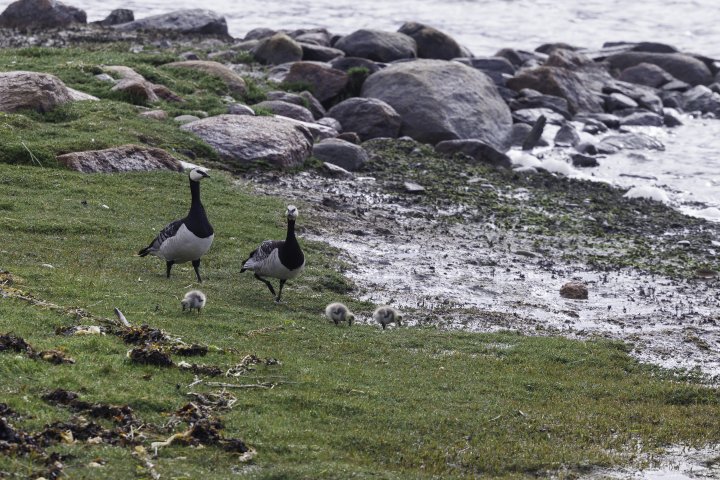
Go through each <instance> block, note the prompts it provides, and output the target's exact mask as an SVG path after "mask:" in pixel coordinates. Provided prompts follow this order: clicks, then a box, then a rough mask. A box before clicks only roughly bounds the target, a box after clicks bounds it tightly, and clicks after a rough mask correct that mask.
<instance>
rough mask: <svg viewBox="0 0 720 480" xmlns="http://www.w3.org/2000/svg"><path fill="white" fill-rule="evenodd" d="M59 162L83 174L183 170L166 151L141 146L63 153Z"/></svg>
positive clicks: (59, 157) (58, 158) (58, 159)
mask: <svg viewBox="0 0 720 480" xmlns="http://www.w3.org/2000/svg"><path fill="white" fill-rule="evenodd" d="M57 161H58V163H60V164H61V165H65V166H66V167H67V168H69V169H71V170H77V171H78V172H84V173H112V172H138V171H150V170H172V171H175V172H181V171H182V169H183V168H182V164H181V163H180V162H179V161H178V160H177V159H176V158H175V157H173V156H172V155H170V154H169V153H167V152H166V151H165V150H162V149H160V148H153V147H144V146H140V145H123V146H121V147H114V148H108V149H105V150H89V151H85V152H73V153H66V154H65V155H60V156H58V157H57Z"/></svg>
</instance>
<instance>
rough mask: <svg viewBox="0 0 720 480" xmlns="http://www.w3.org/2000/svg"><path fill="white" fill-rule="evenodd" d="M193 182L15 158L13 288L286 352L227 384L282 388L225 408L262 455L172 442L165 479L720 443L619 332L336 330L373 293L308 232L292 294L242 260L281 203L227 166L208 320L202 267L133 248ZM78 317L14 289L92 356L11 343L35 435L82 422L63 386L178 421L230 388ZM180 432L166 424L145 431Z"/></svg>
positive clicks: (9, 309)
mask: <svg viewBox="0 0 720 480" xmlns="http://www.w3.org/2000/svg"><path fill="white" fill-rule="evenodd" d="M186 183H187V180H186V178H185V177H184V176H182V175H179V174H172V173H154V174H122V175H89V176H88V175H80V174H77V173H73V172H67V171H63V170H58V169H42V168H38V167H28V166H17V165H14V166H11V165H0V185H1V186H2V192H3V196H2V210H1V211H0V218H1V219H2V225H3V228H2V229H0V245H2V247H0V250H1V252H0V253H1V255H2V257H1V258H2V260H1V264H0V266H1V267H2V268H4V269H6V270H9V271H11V272H12V273H13V274H14V275H15V276H16V282H15V284H14V285H13V287H15V288H19V289H22V290H25V291H27V292H30V293H32V294H34V295H35V296H36V297H38V298H42V299H46V300H48V301H52V302H55V303H57V304H61V305H65V306H75V307H82V308H84V309H85V310H87V311H89V312H90V313H92V314H95V315H100V316H111V312H112V308H113V307H119V308H120V309H121V310H122V311H123V312H124V313H125V315H126V316H127V318H128V319H129V320H130V321H131V322H133V323H136V324H140V323H148V324H150V325H151V326H154V327H160V328H163V329H165V330H167V331H168V332H170V333H171V334H174V335H178V336H181V337H182V338H183V339H184V340H185V341H187V342H199V343H207V344H211V345H215V346H218V347H221V348H224V349H234V350H233V352H234V353H220V352H211V353H210V354H208V356H207V357H204V358H202V359H199V361H200V362H202V363H208V364H217V365H221V366H227V367H229V366H232V365H234V364H236V363H238V362H239V361H240V360H241V358H242V357H244V356H245V354H255V355H257V356H259V357H273V358H276V359H278V360H279V361H280V362H281V364H280V365H274V366H258V368H257V370H256V371H255V372H251V373H250V374H248V375H247V376H245V377H240V378H239V379H229V380H228V379H222V378H220V379H219V380H220V381H229V382H237V383H254V382H257V381H274V382H277V383H278V385H277V386H276V387H275V388H273V389H269V390H268V389H257V390H237V391H233V393H234V394H235V395H236V396H237V398H238V402H237V403H236V404H235V406H234V408H233V409H232V410H231V411H228V412H223V413H221V417H222V419H223V421H224V423H225V434H226V435H227V436H232V437H239V438H242V439H243V440H244V441H245V442H247V443H248V444H249V445H251V446H253V447H254V448H255V449H256V450H257V451H258V455H257V456H256V457H255V459H254V460H253V462H252V464H251V465H250V466H243V465H239V464H238V463H237V461H236V457H234V456H233V455H231V454H228V453H225V452H223V451H221V450H219V449H216V448H214V447H207V448H204V449H196V448H190V447H183V446H171V447H166V448H164V449H161V450H160V452H159V456H158V458H157V459H156V460H154V463H155V464H156V469H157V470H158V472H160V473H161V474H162V475H163V476H164V477H167V478H200V477H202V476H206V477H208V476H209V477H212V478H233V477H235V476H237V475H236V474H237V473H238V472H239V473H241V474H242V475H243V476H245V477H247V478H346V477H348V476H355V477H359V478H370V477H373V478H431V477H442V478H464V477H471V476H475V475H487V476H490V477H498V478H524V477H532V476H536V475H543V474H546V473H548V472H555V471H563V472H569V473H568V475H573V473H572V472H575V473H577V472H580V471H584V470H587V469H590V468H593V467H594V466H606V465H612V464H615V463H617V462H621V463H622V462H628V461H630V460H631V459H632V456H633V455H635V454H636V453H637V452H638V450H636V449H638V448H639V449H640V450H641V451H652V450H653V449H656V448H659V447H662V446H664V445H669V444H675V443H684V444H690V445H703V444H707V443H711V444H712V443H717V442H718V441H720V428H718V421H717V419H718V418H719V417H718V414H720V395H719V394H718V391H717V390H716V389H714V388H710V387H706V386H702V385H700V384H696V383H694V382H693V381H691V380H689V379H678V378H674V377H672V376H671V375H669V374H667V373H664V372H662V371H659V370H656V369H653V368H650V367H647V366H642V365H640V364H638V363H637V362H636V361H634V360H633V359H631V358H630V357H629V356H628V355H627V351H626V348H625V347H624V346H623V345H622V344H620V343H616V342H607V341H590V342H579V341H570V340H566V339H562V338H530V337H525V336H521V335H517V334H510V333H499V334H469V333H459V332H444V331H438V330H435V329H432V328H399V329H391V330H388V331H382V330H380V329H379V328H377V327H373V326H365V325H354V326H353V327H351V328H348V327H335V326H334V325H332V324H329V323H328V322H327V321H325V320H324V319H322V318H321V312H322V310H323V308H324V306H325V305H326V303H328V302H329V301H335V300H342V301H345V302H347V303H348V304H349V305H350V306H351V308H353V309H354V310H355V311H356V312H357V313H358V314H359V315H361V316H363V317H367V316H368V315H369V314H370V311H371V308H372V306H371V305H368V304H363V303H357V302H354V301H353V300H352V299H351V298H349V297H347V296H346V295H345V293H346V291H347V290H348V289H350V288H352V286H351V285H348V284H347V282H346V281H345V280H344V279H343V277H342V275H341V274H340V273H339V266H338V264H337V261H336V256H335V252H334V251H332V250H331V249H329V248H328V247H326V246H323V245H322V244H317V243H308V242H305V243H304V247H305V249H306V251H307V253H308V257H307V258H308V271H307V272H306V273H305V274H304V275H303V276H302V277H300V278H299V279H297V280H295V281H293V282H290V283H289V284H288V287H287V288H286V292H285V301H284V302H283V303H282V304H280V305H276V304H274V303H273V302H272V299H271V298H270V294H269V292H267V290H266V288H265V286H264V285H262V284H261V283H260V282H257V281H255V280H254V279H252V277H251V276H250V275H248V274H245V276H242V275H240V274H239V268H240V262H241V261H242V259H243V258H244V256H245V254H246V253H247V252H248V251H249V250H250V249H252V248H253V247H254V245H255V244H256V243H257V242H258V241H260V240H263V239H266V238H273V237H278V236H282V231H283V220H282V216H281V215H282V212H283V205H282V204H281V203H280V202H279V201H278V200H276V199H272V198H260V197H254V196H252V195H250V194H249V192H247V191H243V190H241V189H239V188H238V187H236V186H234V185H233V182H232V179H231V178H230V177H229V176H227V175H224V174H222V173H220V172H215V174H214V175H213V178H212V180H210V181H206V182H205V183H204V184H203V197H204V203H205V205H206V208H207V210H208V212H209V215H210V217H211V219H212V221H213V224H214V226H215V228H216V231H217V239H216V241H215V244H214V245H213V248H212V250H211V251H210V252H209V254H208V255H207V256H206V257H205V259H204V261H203V266H202V270H203V273H204V275H205V277H206V281H205V282H204V283H203V284H202V287H201V288H202V289H203V290H204V291H205V292H206V293H207V294H208V299H209V300H208V306H207V308H206V310H205V311H204V312H203V314H202V315H199V316H198V315H195V314H183V313H182V312H181V310H180V305H179V298H180V297H181V296H182V294H183V293H184V292H185V291H186V290H187V289H189V288H191V287H197V286H198V285H196V284H195V283H194V281H193V278H194V277H193V273H192V269H191V268H190V267H189V266H187V265H180V266H176V267H175V269H174V272H173V276H172V278H171V279H169V280H167V279H165V278H164V266H163V264H162V262H161V261H159V260H157V259H154V258H138V257H135V256H134V253H135V252H136V251H137V250H138V249H139V248H140V247H142V246H144V245H145V244H146V243H148V242H149V241H150V239H151V238H152V237H153V235H154V234H155V232H154V231H153V229H157V228H160V227H161V226H162V225H164V224H165V223H166V222H167V221H169V220H171V219H172V218H175V217H178V216H181V215H183V214H184V212H185V209H186V208H187V205H186V204H187V186H186ZM83 202H86V205H85V204H83ZM102 205H106V206H107V207H109V208H104V207H103V206H102ZM299 207H300V211H301V220H300V224H301V225H302V218H303V217H302V211H303V205H299ZM47 265H52V268H50V267H48V266H47ZM74 321H76V320H74V318H72V317H68V316H66V315H64V314H61V313H56V312H53V311H50V310H46V309H42V308H39V307H35V306H30V305H27V304H25V303H22V302H20V301H18V300H14V299H11V298H5V299H0V332H1V333H6V332H9V331H12V332H15V333H16V334H18V335H21V336H23V337H25V338H26V340H27V341H28V342H30V343H31V344H33V345H34V346H35V347H36V348H38V349H45V348H55V349H58V348H59V349H62V350H63V351H65V352H66V353H67V354H68V355H69V356H71V357H73V358H74V359H75V360H76V361H77V363H76V364H75V365H51V364H49V363H45V362H41V361H37V360H30V359H28V358H26V357H24V356H18V355H16V354H12V353H0V376H1V377H2V378H3V382H2V383H1V384H0V399H1V400H2V401H3V402H6V403H8V404H9V405H10V406H11V407H12V408H13V409H14V410H16V411H17V412H19V413H20V414H21V415H22V418H20V419H15V420H11V423H13V424H14V425H15V426H16V427H21V428H25V429H27V430H30V431H33V430H37V429H40V428H41V427H42V425H44V424H47V423H49V422H51V421H53V420H66V419H68V418H69V417H70V415H71V413H70V412H69V411H68V410H67V409H65V408H62V407H55V406H51V405H49V404H47V403H45V402H43V401H42V400H41V399H40V396H41V395H42V394H43V393H46V392H48V391H49V390H52V389H54V388H57V387H62V388H66V389H70V390H74V391H77V392H79V393H80V394H81V395H82V397H83V399H85V400H88V401H92V402H109V403H113V404H128V405H130V406H131V407H132V408H133V409H134V410H135V412H136V414H137V416H138V417H139V418H141V419H142V420H143V421H144V422H147V423H149V424H161V423H163V422H164V421H166V420H167V418H168V415H169V413H171V412H173V411H175V410H176V409H177V408H179V407H180V406H182V405H184V404H185V403H187V401H188V397H187V396H186V393H187V392H188V391H190V390H192V391H198V392H208V391H216V390H217V389H213V388H208V387H207V386H204V385H197V386H195V387H193V388H188V387H187V386H188V385H189V384H190V383H191V382H192V381H193V375H192V374H191V373H186V372H182V371H179V370H178V369H175V368H159V367H151V366H137V365H135V364H132V363H130V362H129V360H128V359H127V358H126V356H125V353H126V351H127V350H128V349H129V348H130V347H129V346H128V345H125V344H123V343H122V341H121V340H120V339H118V338H117V337H113V336H102V337H100V336H84V337H83V336H80V337H77V336H76V337H63V336H57V335H55V334H54V330H55V327H57V326H60V325H67V324H69V323H73V322H74ZM262 329H264V330H262ZM176 360H177V359H176ZM195 360H198V359H194V360H193V361H195ZM183 428H185V427H184V426H183V427H179V428H178V430H182V429H183ZM163 439H164V438H158V436H153V435H150V436H149V438H148V439H147V443H149V442H150V441H155V440H163ZM51 450H57V451H59V452H61V453H63V454H65V455H66V456H67V457H66V459H65V461H64V463H65V464H66V469H65V470H66V472H67V474H68V476H69V477H70V478H97V477H98V475H102V476H103V477H104V478H131V477H138V476H139V477H141V478H142V477H146V476H148V472H147V471H146V470H145V469H144V467H143V466H141V464H140V463H139V462H138V461H137V460H136V459H135V457H133V456H132V455H131V451H130V450H129V449H126V448H122V447H110V446H103V445H89V444H84V443H75V444H71V445H61V446H59V447H54V448H53V449H51ZM98 459H100V460H102V461H104V462H107V463H106V466H105V467H102V469H101V470H98V469H95V468H89V467H87V465H88V463H90V462H91V461H94V460H98ZM42 468H43V467H42V465H40V464H38V463H37V462H34V461H33V459H32V458H24V457H20V458H18V457H9V456H4V455H3V456H0V471H2V472H6V473H7V474H8V475H9V476H11V478H12V477H16V478H23V477H25V476H28V475H29V474H31V473H32V472H42Z"/></svg>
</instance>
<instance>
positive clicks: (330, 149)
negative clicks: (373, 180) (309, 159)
mask: <svg viewBox="0 0 720 480" xmlns="http://www.w3.org/2000/svg"><path fill="white" fill-rule="evenodd" d="M312 154H313V157H315V158H318V159H320V160H322V161H323V162H328V163H333V164H335V165H338V166H340V167H342V168H344V169H345V170H349V171H351V172H353V171H355V170H357V169H359V168H360V167H362V166H363V165H365V163H367V161H368V154H367V152H366V151H365V150H364V149H363V148H362V147H361V146H359V145H355V144H352V143H350V142H346V141H345V140H339V139H337V138H328V139H327V140H323V141H322V142H320V143H316V144H315V146H314V147H313V151H312Z"/></svg>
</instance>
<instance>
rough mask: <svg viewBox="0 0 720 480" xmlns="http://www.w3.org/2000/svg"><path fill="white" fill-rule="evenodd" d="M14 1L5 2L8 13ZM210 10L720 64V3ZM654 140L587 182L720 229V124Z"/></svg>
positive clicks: (333, 2)
mask: <svg viewBox="0 0 720 480" xmlns="http://www.w3.org/2000/svg"><path fill="white" fill-rule="evenodd" d="M9 3H10V2H8V1H0V8H1V9H4V7H5V6H6V5H7V4H9ZM66 3H69V4H71V5H74V6H77V7H80V8H83V9H84V10H85V11H86V12H87V14H88V20H90V21H92V20H99V19H102V18H104V17H105V16H106V15H107V14H108V13H109V12H110V11H111V10H112V9H114V8H129V9H132V10H133V11H134V12H135V17H136V18H142V17H146V16H149V15H155V14H160V13H167V12H169V11H172V10H176V9H182V8H197V7H198V6H199V5H198V4H197V3H196V2H195V1H193V0H173V1H172V2H170V1H168V0H142V1H140V0H128V1H125V2H122V3H120V2H119V3H108V2H105V1H101V0H66ZM201 6H202V7H203V8H208V9H211V10H214V11H217V12H219V13H221V14H223V15H225V17H226V19H227V21H228V26H229V29H230V33H231V34H232V35H233V36H235V37H242V36H243V35H244V34H245V33H246V32H247V31H249V30H251V29H253V28H257V27H269V28H276V29H277V28H286V29H295V28H309V27H326V28H328V29H329V30H330V31H332V32H336V33H350V32H352V31H354V30H356V29H358V28H377V29H383V30H397V28H398V27H399V26H400V25H402V23H403V22H405V21H407V20H415V21H419V22H423V23H427V24H430V25H433V26H435V27H437V28H439V29H441V30H443V31H445V32H447V33H449V34H450V35H452V36H453V37H454V38H456V39H457V40H458V41H459V42H460V43H462V44H464V45H465V46H467V47H468V48H470V50H471V51H473V52H474V53H475V54H476V55H491V54H493V53H494V52H496V51H497V50H499V49H500V48H504V47H513V48H523V49H529V50H532V49H534V48H535V47H536V46H538V45H540V44H542V43H545V42H557V41H562V42H567V43H570V44H573V45H578V46H583V47H587V48H598V47H600V46H601V45H602V43H603V42H605V41H659V42H664V43H669V44H672V45H675V46H676V47H678V48H680V49H681V50H684V51H691V52H696V53H701V54H704V55H708V56H711V57H716V58H720V29H719V28H717V15H716V14H717V12H718V6H717V3H716V1H715V0H675V1H667V0H650V1H643V2H624V1H621V0H587V1H584V2H577V1H575V0H485V1H480V0H475V1H473V0H450V1H445V2H438V1H432V0H397V1H395V2H386V1H384V0H364V1H360V2H359V1H352V2H351V1H347V0H296V1H294V2H287V1H285V0H282V1H280V0H247V1H244V2H235V1H234V0H209V1H206V2H203V3H202V5H201ZM652 133H653V134H654V135H656V136H659V137H660V138H661V139H662V140H663V142H664V143H665V144H666V147H667V149H666V151H665V152H624V153H620V154H617V155H613V156H610V157H608V158H607V159H605V160H604V161H601V166H600V167H599V168H597V169H591V170H588V171H585V172H583V173H582V174H581V176H590V177H591V178H594V179H597V180H603V181H608V182H611V183H613V184H616V185H619V186H622V187H626V188H630V187H633V186H642V185H652V186H656V187H659V188H662V189H663V190H664V191H665V192H667V194H668V196H669V198H670V201H671V204H672V205H673V206H674V207H676V208H679V209H681V210H682V211H684V212H686V213H688V214H691V215H696V216H700V217H703V218H706V219H709V220H711V221H720V195H719V194H718V188H719V187H720V160H718V159H717V156H716V152H718V151H720V120H719V121H712V120H701V119H698V120H694V119H686V125H685V126H683V127H680V128H678V129H675V130H673V131H671V132H667V131H664V130H659V129H656V130H655V131H653V132H652ZM638 153H639V155H638ZM643 177H644V178H643Z"/></svg>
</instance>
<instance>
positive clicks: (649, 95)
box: [602, 80, 663, 113]
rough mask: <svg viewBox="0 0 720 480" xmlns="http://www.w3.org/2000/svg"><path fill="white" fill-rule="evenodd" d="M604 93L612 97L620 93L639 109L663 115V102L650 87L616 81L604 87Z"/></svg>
mask: <svg viewBox="0 0 720 480" xmlns="http://www.w3.org/2000/svg"><path fill="white" fill-rule="evenodd" d="M602 91H603V92H604V93H606V94H610V95H612V94H613V93H620V94H622V95H625V96H626V97H629V98H631V99H632V100H633V101H635V102H636V103H637V106H639V107H642V108H645V109H647V110H650V111H651V112H655V113H662V107H663V103H662V100H661V99H660V97H659V96H658V95H657V94H656V92H657V90H654V89H652V88H650V87H645V86H643V85H636V84H633V83H627V82H622V81H620V80H614V81H612V82H610V83H608V84H606V85H605V86H603V89H602ZM629 108H632V107H629Z"/></svg>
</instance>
